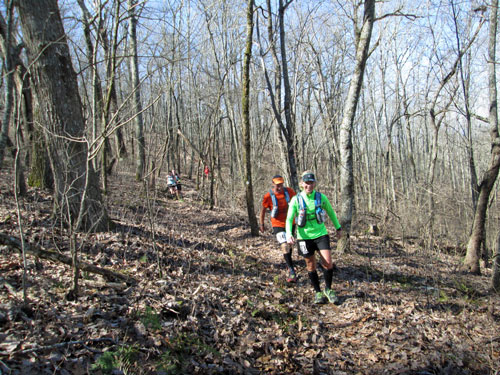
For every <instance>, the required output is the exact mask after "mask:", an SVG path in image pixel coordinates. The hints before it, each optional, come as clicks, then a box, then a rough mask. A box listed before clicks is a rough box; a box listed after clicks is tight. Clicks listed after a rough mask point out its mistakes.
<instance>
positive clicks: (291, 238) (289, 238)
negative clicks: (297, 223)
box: [286, 236, 295, 245]
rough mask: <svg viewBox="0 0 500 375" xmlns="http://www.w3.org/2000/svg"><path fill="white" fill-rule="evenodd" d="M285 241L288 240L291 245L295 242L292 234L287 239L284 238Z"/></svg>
mask: <svg viewBox="0 0 500 375" xmlns="http://www.w3.org/2000/svg"><path fill="white" fill-rule="evenodd" d="M286 242H288V243H289V244H291V245H293V244H294V243H295V238H294V237H293V236H290V237H288V239H287V240H286Z"/></svg>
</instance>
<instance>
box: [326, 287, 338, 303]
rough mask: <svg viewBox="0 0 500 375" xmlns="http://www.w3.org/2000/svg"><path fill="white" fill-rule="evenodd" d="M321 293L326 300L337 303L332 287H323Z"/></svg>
mask: <svg viewBox="0 0 500 375" xmlns="http://www.w3.org/2000/svg"><path fill="white" fill-rule="evenodd" d="M323 294H324V295H325V297H326V298H327V299H328V301H330V303H337V302H338V300H339V299H338V298H337V295H336V294H335V292H334V291H333V289H325V291H324V293H323Z"/></svg>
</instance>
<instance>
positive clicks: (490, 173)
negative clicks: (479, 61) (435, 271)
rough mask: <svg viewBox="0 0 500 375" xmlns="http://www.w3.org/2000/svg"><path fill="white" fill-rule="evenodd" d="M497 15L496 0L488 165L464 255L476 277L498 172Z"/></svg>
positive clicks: (490, 63)
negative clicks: (491, 194)
mask: <svg viewBox="0 0 500 375" xmlns="http://www.w3.org/2000/svg"><path fill="white" fill-rule="evenodd" d="M497 14H498V0H493V1H492V2H491V8H490V18H489V21H490V28H489V42H488V62H487V64H488V92H489V101H490V107H489V108H490V111H489V125H490V139H491V151H490V157H491V159H490V164H489V166H488V169H487V170H486V171H485V173H484V175H483V176H482V178H481V182H480V183H479V197H478V202H477V207H476V211H475V213H474V221H473V224H472V232H471V235H470V237H469V242H468V243H467V253H466V255H465V259H464V264H463V269H464V270H467V271H470V272H471V273H474V274H479V273H480V272H481V271H480V268H479V258H480V253H481V244H482V242H483V241H484V237H485V223H486V212H487V210H488V202H489V199H490V193H491V191H492V189H493V186H494V185H495V181H496V179H497V176H498V171H499V169H500V136H499V133H498V96H497V81H496V66H495V65H496V61H495V59H496V39H497Z"/></svg>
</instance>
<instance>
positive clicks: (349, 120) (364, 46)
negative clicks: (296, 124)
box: [338, 0, 375, 252]
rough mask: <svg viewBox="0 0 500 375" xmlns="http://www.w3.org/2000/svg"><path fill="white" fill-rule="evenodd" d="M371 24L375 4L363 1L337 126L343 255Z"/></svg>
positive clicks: (346, 245) (371, 0) (351, 206)
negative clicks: (351, 69) (356, 124)
mask: <svg viewBox="0 0 500 375" xmlns="http://www.w3.org/2000/svg"><path fill="white" fill-rule="evenodd" d="M374 21H375V0H365V2H364V16H363V24H362V25H361V28H359V29H358V27H357V25H355V28H356V30H355V32H356V61H355V66H354V72H353V75H352V78H351V83H350V84H349V91H348V94H347V98H346V102H345V105H344V115H343V117H342V124H341V126H340V168H341V169H340V186H341V200H342V202H341V216H340V217H341V219H340V222H341V225H342V228H344V231H343V232H344V235H343V237H342V238H341V240H340V241H339V245H338V250H339V251H340V252H344V251H346V250H348V248H349V232H350V230H351V223H352V219H353V215H354V211H355V206H354V171H353V160H352V158H353V146H352V128H353V124H354V118H355V116H356V107H357V105H358V101H359V97H360V92H361V86H362V84H363V75H364V71H365V67H366V61H367V59H368V50H369V47H370V40H371V36H372V29H373V23H374Z"/></svg>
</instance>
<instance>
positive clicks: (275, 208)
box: [269, 188, 290, 217]
mask: <svg viewBox="0 0 500 375" xmlns="http://www.w3.org/2000/svg"><path fill="white" fill-rule="evenodd" d="M283 191H284V193H285V199H286V203H288V202H290V195H289V194H288V190H287V188H283ZM269 194H270V195H271V200H272V201H273V209H272V210H271V217H276V215H278V199H277V198H276V195H274V193H273V191H272V190H269Z"/></svg>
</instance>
